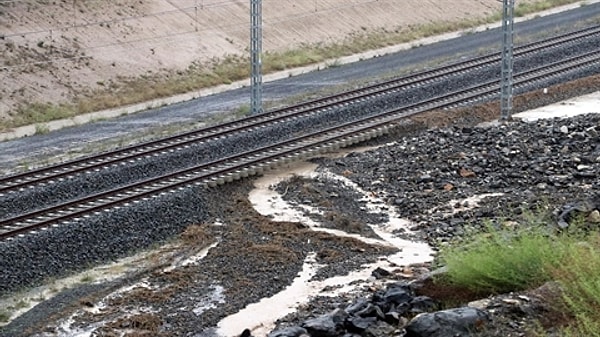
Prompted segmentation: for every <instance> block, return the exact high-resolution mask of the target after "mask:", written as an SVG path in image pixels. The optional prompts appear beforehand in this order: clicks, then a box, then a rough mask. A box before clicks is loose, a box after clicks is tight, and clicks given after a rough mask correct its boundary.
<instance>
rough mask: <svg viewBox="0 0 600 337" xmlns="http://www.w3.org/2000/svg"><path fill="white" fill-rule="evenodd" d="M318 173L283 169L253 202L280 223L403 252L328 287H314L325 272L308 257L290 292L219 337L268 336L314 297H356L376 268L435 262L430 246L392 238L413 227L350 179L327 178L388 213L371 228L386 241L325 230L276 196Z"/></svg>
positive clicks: (234, 319) (231, 322)
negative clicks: (282, 186)
mask: <svg viewBox="0 0 600 337" xmlns="http://www.w3.org/2000/svg"><path fill="white" fill-rule="evenodd" d="M315 168H316V165H314V164H309V163H298V164H296V165H294V166H293V167H289V168H285V169H280V170H277V171H274V172H271V174H269V175H267V176H264V177H261V178H260V179H258V180H257V181H256V182H255V186H256V189H254V190H253V191H252V192H251V193H250V195H249V199H250V202H251V203H252V205H253V206H254V207H255V209H256V210H257V211H258V212H259V213H261V214H262V215H265V216H270V217H272V218H273V219H274V220H275V221H291V222H300V223H303V224H305V225H307V226H309V227H310V228H311V229H313V230H318V231H323V232H327V233H330V234H332V235H339V236H345V237H354V238H357V239H360V240H362V241H364V242H368V243H372V244H380V245H386V246H393V247H397V248H399V249H400V251H399V252H398V253H396V254H393V255H390V256H385V257H382V258H381V259H380V260H379V261H377V262H376V263H372V264H369V265H365V266H363V267H362V268H361V269H358V270H354V271H351V272H350V273H349V274H348V275H346V276H336V277H331V278H328V279H326V280H323V281H311V277H312V275H314V274H315V273H316V272H317V271H318V269H319V268H320V267H321V266H320V265H318V264H316V262H315V260H314V254H312V255H309V256H308V257H307V259H306V260H305V262H304V266H303V268H302V271H301V272H300V274H299V275H298V276H297V277H296V279H295V280H294V281H293V283H292V284H291V285H290V286H288V287H287V288H286V289H284V290H283V291H282V292H280V293H278V294H276V295H274V296H272V297H270V298H265V299H263V300H261V301H260V302H258V303H253V304H250V305H248V306H247V307H246V308H244V309H243V310H241V311H240V312H238V313H236V314H234V315H231V316H228V317H226V318H225V319H223V320H222V321H221V322H220V323H219V324H218V330H217V333H218V334H219V335H221V336H225V337H232V336H237V335H239V334H240V333H241V331H243V330H244V329H246V328H248V329H250V330H251V331H252V334H253V335H254V336H257V337H262V336H266V335H267V334H268V333H269V332H270V331H271V330H272V329H273V328H274V322H275V321H276V320H277V319H278V318H281V317H284V316H285V315H287V314H289V313H292V312H294V311H295V310H296V308H297V307H298V306H299V305H301V304H304V303H307V302H308V301H309V300H310V298H311V297H313V296H316V295H319V296H336V295H339V294H341V293H347V292H351V291H352V290H353V289H356V288H357V287H360V286H361V285H363V284H364V283H366V282H371V281H372V279H371V273H372V271H373V270H374V269H376V268H377V267H383V268H389V267H390V266H394V265H397V266H403V265H404V266H406V265H410V264H414V263H423V262H428V261H431V259H432V258H433V250H432V249H431V247H430V246H429V245H428V244H426V243H423V242H412V241H408V240H404V239H401V238H399V237H397V236H395V235H394V234H393V232H394V231H395V230H400V229H403V230H408V228H409V227H410V221H408V220H406V219H403V218H401V217H400V216H399V215H398V214H396V213H395V212H394V211H392V210H389V209H384V206H382V205H385V202H383V200H381V199H379V198H377V197H376V196H374V195H373V194H370V193H367V192H366V191H364V190H362V189H361V188H359V186H358V185H356V184H354V183H353V182H352V181H350V180H349V179H347V178H345V177H341V176H337V175H334V174H331V173H325V174H326V175H327V178H329V179H330V180H332V181H336V182H337V183H339V184H345V185H346V186H348V187H350V188H353V189H354V190H356V191H358V192H359V193H362V194H363V195H364V198H365V201H366V202H367V207H368V209H369V210H371V211H373V212H386V213H387V214H388V216H389V221H388V222H387V223H386V224H383V225H372V226H371V228H372V229H373V231H374V232H375V233H376V234H377V235H378V236H379V237H380V238H381V240H377V239H370V238H364V237H361V236H358V235H356V234H349V233H346V232H343V231H340V230H332V229H328V228H321V227H319V224H318V223H317V222H315V221H313V220H312V219H310V218H308V217H307V216H306V215H305V214H304V211H305V210H308V211H311V209H310V208H307V207H306V206H304V207H302V208H303V209H301V210H298V209H297V207H294V206H292V205H289V204H288V203H287V202H286V201H285V200H283V197H282V196H281V195H280V194H279V193H278V192H277V191H275V190H274V188H273V187H274V186H275V185H276V184H277V183H279V182H280V181H282V180H283V179H287V178H290V177H292V176H293V175H297V176H305V177H314V176H316V175H317V174H318V173H316V172H315ZM313 213H318V212H317V210H313ZM351 283H352V284H351ZM324 288H327V289H335V290H331V291H328V292H323V291H322V289H324Z"/></svg>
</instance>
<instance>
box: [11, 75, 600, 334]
mask: <svg viewBox="0 0 600 337" xmlns="http://www.w3.org/2000/svg"><path fill="white" fill-rule="evenodd" d="M598 83H599V81H598V78H588V79H585V80H582V81H578V82H576V83H570V84H566V85H561V86H556V87H552V88H549V90H548V94H543V93H542V92H541V91H540V92H534V93H531V94H528V95H526V96H521V97H518V98H517V99H516V101H515V106H516V108H517V109H521V110H522V109H527V108H532V107H533V106H535V105H544V104H547V103H549V102H550V101H556V100H559V99H561V98H565V97H570V96H573V94H575V93H584V92H586V91H594V90H597V88H598V85H599V84H598ZM497 112H498V107H497V104H493V103H491V104H487V105H483V106H478V107H475V108H468V109H463V110H459V111H454V112H453V113H452V114H451V115H448V113H447V112H441V111H438V112H431V113H429V114H426V115H422V116H418V117H415V118H413V119H412V120H411V121H409V122H406V123H403V124H401V125H399V126H398V127H397V129H396V132H394V133H393V134H391V135H389V136H387V137H386V138H383V139H378V140H376V141H372V143H371V144H367V145H374V146H375V145H377V146H379V145H381V144H387V145H384V146H382V147H377V148H373V149H372V150H370V151H366V152H356V153H350V154H348V155H346V156H344V157H334V158H331V157H322V158H314V159H313V160H312V162H313V163H314V164H318V168H317V170H316V172H317V174H316V175H313V176H310V177H305V176H301V175H298V176H295V177H293V178H292V179H289V180H286V181H283V182H281V183H279V184H277V185H273V186H272V190H275V191H277V192H279V194H280V195H281V196H282V198H283V199H285V200H286V201H287V202H288V203H289V204H290V205H292V206H290V207H292V208H294V209H297V210H300V211H301V212H302V213H304V216H305V217H306V219H311V220H312V221H315V222H317V223H319V224H320V225H319V226H320V227H321V228H325V229H335V230H338V231H340V232H343V233H348V234H349V235H345V236H340V235H339V232H338V234H335V233H334V232H326V231H317V230H315V229H314V228H312V227H311V226H309V225H307V222H302V221H300V222H297V221H287V222H280V221H275V220H276V219H274V218H272V217H270V216H265V215H263V214H259V213H258V212H257V211H256V210H255V209H254V205H253V204H252V203H251V202H250V201H249V199H248V195H249V193H250V192H251V191H252V190H253V188H254V186H253V183H254V182H253V181H251V180H247V181H243V182H241V183H239V184H231V185H226V186H225V187H223V188H222V189H219V190H209V191H207V192H208V193H207V195H206V196H203V197H201V198H200V199H201V202H203V203H205V205H206V206H207V208H206V209H203V211H204V212H206V213H207V214H209V215H208V216H207V217H206V220H205V221H204V222H203V223H199V224H198V225H197V226H192V227H189V228H188V229H187V231H185V232H184V234H182V235H181V237H180V239H179V240H174V241H172V242H170V245H167V246H164V247H161V248H160V249H158V250H157V251H156V252H154V253H152V254H150V255H149V256H147V257H145V258H143V261H144V263H143V265H144V266H145V267H144V268H140V266H137V267H138V268H137V269H135V271H134V272H130V273H126V276H123V277H121V278H119V279H117V280H113V281H109V282H99V281H98V282H93V280H92V281H89V280H88V281H85V282H84V281H81V282H80V284H78V285H76V286H75V287H70V288H69V289H65V290H64V291H60V290H59V289H57V290H56V293H55V294H54V296H53V297H52V298H49V299H47V300H45V301H42V302H41V304H40V305H38V306H36V307H35V308H33V309H31V310H29V311H28V312H27V313H26V314H24V315H22V316H21V317H20V318H19V319H16V320H14V321H13V322H12V323H11V324H9V325H7V326H5V327H4V328H1V329H0V336H11V337H14V336H73V335H86V334H85V333H87V335H92V336H215V335H225V336H228V337H229V336H234V335H238V334H240V333H242V331H243V329H244V328H252V331H248V332H249V333H251V334H254V335H255V336H257V337H262V335H263V334H266V333H268V332H269V331H271V330H273V329H276V330H279V329H282V328H290V329H289V330H286V331H285V332H283V333H281V334H280V335H282V336H297V335H298V334H301V333H303V332H304V331H305V330H302V329H306V332H310V333H311V335H312V336H323V335H325V336H337V335H340V336H341V335H343V334H344V333H346V332H352V333H360V334H361V335H363V336H374V337H375V336H376V337H379V336H381V337H383V336H391V335H399V336H401V335H403V334H404V333H405V331H409V332H408V334H406V336H419V335H418V334H416V333H417V332H415V331H414V327H415V324H416V323H414V321H411V319H412V317H413V316H414V315H415V314H416V313H418V312H422V311H435V310H439V309H441V308H453V307H464V306H465V305H467V303H470V302H473V301H476V302H474V303H471V309H461V310H467V311H468V310H470V311H468V312H462V313H463V314H465V315H464V316H465V317H467V321H458V323H457V327H456V329H458V330H456V331H459V332H457V333H460V331H464V329H474V328H476V329H475V330H477V331H478V334H479V336H527V335H530V334H529V332H530V331H532V330H533V329H537V331H540V329H541V330H543V331H545V333H546V335H549V336H550V335H552V333H553V331H554V330H555V328H556V326H557V325H560V324H563V323H564V322H566V321H568V317H565V315H564V314H562V312H561V311H560V310H556V308H555V304H556V303H557V301H556V297H557V294H556V291H555V287H553V285H552V284H547V285H545V286H543V287H542V288H539V289H533V290H530V291H524V292H521V293H512V294H499V295H498V294H496V295H494V294H472V293H469V292H465V291H464V290H461V289H447V288H443V289H439V288H438V287H436V285H435V284H433V283H431V281H430V279H427V278H422V277H423V276H426V275H427V274H428V273H429V272H430V271H431V270H432V269H434V268H433V267H432V265H431V264H430V263H428V262H424V263H420V264H416V265H403V264H398V263H393V262H391V260H389V257H390V256H391V255H393V254H396V253H398V252H399V250H402V248H399V247H393V246H390V245H389V244H386V242H385V241H383V240H382V238H381V237H380V235H378V234H377V233H379V232H378V231H379V230H380V226H381V224H382V223H385V222H386V221H388V220H389V217H390V215H389V213H388V212H387V211H386V210H393V211H395V212H397V213H398V214H400V215H401V216H402V217H403V218H406V219H408V220H410V221H411V223H412V225H411V226H409V227H407V228H404V230H398V231H396V232H395V233H394V235H395V236H396V237H402V238H410V239H413V240H422V241H426V242H428V243H429V244H431V245H432V246H433V247H434V248H436V247H438V248H439V247H440V246H441V245H444V244H445V242H447V241H450V240H452V239H453V238H456V237H461V236H463V235H465V234H464V233H465V232H466V231H470V230H473V229H477V228H479V227H480V226H481V224H482V223H483V221H486V220H489V221H492V223H499V224H500V223H501V224H511V225H512V226H518V225H522V224H524V221H523V217H522V214H524V213H527V212H528V211H533V212H535V211H537V210H539V209H545V210H547V211H548V214H550V215H549V216H548V218H547V221H548V223H549V224H550V225H552V226H554V225H555V224H557V222H558V220H559V219H558V217H557V216H556V215H558V214H559V213H560V211H561V210H562V209H563V207H564V206H566V205H568V204H571V203H574V202H578V201H583V200H587V199H589V198H591V197H593V196H594V195H595V193H596V192H597V191H598V187H599V184H598V181H599V180H598V174H599V172H600V137H599V132H600V130H599V128H600V115H598V114H590V115H584V116H580V117H574V118H570V119H551V120H540V121H537V122H531V123H525V122H520V121H515V122H512V123H507V124H499V125H493V126H488V127H478V126H477V125H478V124H479V123H481V122H485V121H490V120H492V119H495V118H496V116H497ZM590 112H591V111H590ZM332 177H339V178H340V179H332ZM344 182H345V183H344ZM353 184H356V185H357V186H359V187H360V188H361V189H362V191H359V190H357V189H356V188H354V187H353V186H354V185H353ZM361 193H367V195H370V196H372V197H377V198H378V200H380V205H379V206H380V207H379V208H378V211H373V210H370V209H369V208H368V207H367V204H366V201H365V200H364V198H363V197H364V195H361ZM481 195H485V196H486V197H483V198H481V200H479V201H478V202H474V201H473V200H474V199H469V198H472V197H476V196H481ZM467 200H471V201H467ZM594 207H596V208H597V207H598V205H594ZM280 211H281V212H284V210H280ZM588 211H589V212H588ZM592 211H593V209H592V208H590V209H588V210H587V211H586V212H588V213H590V214H592V213H593V212H592ZM552 214H554V215H552ZM586 215H587V214H586ZM590 221H596V219H595V218H593V217H591V218H590ZM350 234H355V235H354V236H351V235H350ZM369 239H370V240H371V241H369ZM190 256H191V257H196V258H195V259H193V260H191V262H190V260H188V259H187V258H188V257H190ZM312 260H314V263H316V264H317V265H319V266H320V268H317V270H315V272H314V274H313V275H312V276H311V277H310V280H311V281H310V282H307V283H308V284H315V287H319V285H320V287H321V288H319V289H317V290H318V291H317V292H316V293H315V294H314V295H315V296H313V297H312V298H311V300H310V301H308V302H306V303H303V304H302V302H301V301H300V300H299V301H300V302H301V303H300V305H299V306H298V307H296V309H294V310H293V312H291V313H290V314H288V315H285V316H284V317H281V318H280V319H279V320H278V321H277V322H276V323H275V324H266V325H264V326H262V327H261V326H260V325H261V324H263V323H261V322H262V321H261V318H260V317H261V314H263V313H262V312H261V310H260V309H257V310H255V311H253V312H250V313H248V312H246V315H245V317H244V318H242V317H234V320H237V321H238V322H237V323H238V324H237V325H235V324H234V325H233V327H230V330H227V331H225V332H224V331H223V330H219V329H217V328H222V327H221V326H219V322H221V321H222V320H223V319H224V318H226V317H228V316H230V315H233V314H235V313H236V312H238V311H240V310H241V309H242V308H244V307H245V306H247V305H249V304H251V303H255V302H258V301H259V300H261V299H262V298H268V297H272V296H275V295H276V294H278V293H280V292H283V291H284V290H285V289H286V287H287V286H288V285H290V284H292V282H293V280H294V279H295V278H296V277H297V276H298V275H299V274H301V273H302V270H303V265H305V264H306V261H312ZM185 261H188V262H185ZM377 263H378V265H379V267H377V268H375V267H369V268H370V269H368V270H367V272H368V275H371V277H361V278H356V279H355V280H354V281H353V282H351V283H352V284H354V285H355V288H354V289H353V290H348V291H336V290H340V289H338V288H339V286H325V284H326V283H320V282H321V281H324V280H327V279H330V278H331V277H334V276H340V275H346V274H348V273H349V272H352V271H356V270H360V269H362V268H365V265H367V264H371V266H373V265H374V264H377ZM140 265H141V264H140ZM368 275H367V276H368ZM420 278H421V281H419V282H416V281H415V280H418V279H420ZM389 282H400V283H401V284H402V286H399V287H396V288H394V287H390V286H389V285H388V283H389ZM407 284H411V286H410V287H407V286H406V285H407ZM398 289H400V290H398ZM390 294H392V295H394V296H392V295H390ZM398 296H399V297H400V298H401V299H398V298H397V297H398ZM418 296H427V297H429V298H430V299H426V298H423V297H418ZM360 298H364V299H366V301H365V302H361V301H360V300H359V299H360ZM390 298H395V299H394V300H392V301H396V302H382V299H386V301H387V300H390ZM368 303H370V304H371V306H370V307H369V306H368ZM385 303H387V304H385ZM390 303H391V304H390ZM375 305H376V306H378V307H379V308H380V309H381V310H383V309H386V310H387V312H383V314H384V315H383V316H382V317H380V319H377V317H378V316H381V315H378V310H377V309H375ZM392 305H393V306H394V309H393V310H392V309H391V308H392V307H391V306H392ZM401 307H402V308H405V309H406V310H404V311H403V312H402V311H400V310H398V308H401ZM382 308H383V309H382ZM336 309H337V311H336ZM392 311H395V312H396V313H397V315H396V314H390V315H385V314H386V313H388V312H392ZM332 312H334V313H335V314H332ZM358 313H360V314H358ZM357 315H358V316H359V317H358V318H357ZM280 316H282V315H281V312H278V313H276V314H273V316H272V317H271V318H272V319H274V317H280ZM349 318H351V319H349ZM340 319H341V320H343V321H345V322H351V323H347V324H346V325H344V326H342V325H340V324H338V323H339V322H340ZM468 319H471V321H468ZM65 322H67V323H69V324H66V323H65ZM384 322H385V323H384ZM409 322H411V323H410V324H412V327H411V325H410V324H409V325H406V324H408V323H409ZM461 322H462V323H461ZM65 324H66V325H65ZM332 324H333V325H332ZM348 324H350V325H348ZM427 324H428V326H432V325H433V322H432V321H429V323H427ZM461 324H462V325H461ZM323 325H325V326H329V327H330V328H331V329H329V330H327V329H325V330H324V329H323V328H322V326H323ZM298 326H301V328H300V329H298V328H297V327H298ZM349 326H351V328H350V330H347V329H348V327H349ZM294 327H296V328H294ZM375 327H377V329H375ZM236 329H237V330H236ZM411 329H412V330H411ZM460 329H463V330H460ZM232 331H234V332H232ZM361 331H362V332H361ZM446 332H447V333H450V332H452V330H447V331H446ZM411 334H412V335H411ZM431 335H433V334H431ZM435 336H447V335H435Z"/></svg>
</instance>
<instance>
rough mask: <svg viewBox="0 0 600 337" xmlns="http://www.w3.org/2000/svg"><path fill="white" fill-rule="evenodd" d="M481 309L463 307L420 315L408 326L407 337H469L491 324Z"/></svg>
mask: <svg viewBox="0 0 600 337" xmlns="http://www.w3.org/2000/svg"><path fill="white" fill-rule="evenodd" d="M489 320H490V319H489V317H488V315H487V314H486V313H485V312H484V311H481V310H479V309H476V308H470V307H462V308H454V309H449V310H442V311H438V312H433V313H425V314H420V315H418V316H416V317H415V318H413V319H412V320H411V321H410V322H409V323H408V325H407V326H406V335H405V337H457V336H460V337H468V336H473V335H472V334H473V333H475V332H476V331H479V330H481V329H482V328H484V327H485V325H486V324H487V323H488V322H489Z"/></svg>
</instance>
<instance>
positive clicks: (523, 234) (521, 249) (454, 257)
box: [441, 225, 569, 294]
mask: <svg viewBox="0 0 600 337" xmlns="http://www.w3.org/2000/svg"><path fill="white" fill-rule="evenodd" d="M567 241H569V240H567ZM566 245H568V243H567V242H565V241H564V240H551V239H550V238H549V235H548V234H547V233H546V230H545V229H541V228H540V227H535V228H534V229H532V230H525V229H518V230H514V231H513V230H498V229H495V228H494V227H492V226H491V225H490V226H488V227H487V230H486V231H485V232H484V233H480V234H478V235H475V236H474V237H472V238H470V239H469V240H468V241H467V242H463V243H462V244H460V245H452V246H450V247H448V248H445V249H443V250H442V252H441V261H442V263H443V264H445V265H446V266H447V267H448V270H449V274H448V279H449V281H450V282H451V283H452V284H454V285H456V286H463V287H465V288H467V289H470V290H473V291H481V292H486V293H493V294H498V293H504V292H509V291H515V290H523V289H527V288H529V287H533V286H539V285H541V284H543V283H544V282H546V281H549V280H550V278H551V276H550V274H549V271H548V268H549V267H553V266H557V265H559V264H560V262H561V261H562V259H563V258H564V255H565V254H566V249H567V247H565V246H566Z"/></svg>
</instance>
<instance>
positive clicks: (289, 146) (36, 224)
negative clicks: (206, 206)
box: [0, 51, 600, 240]
mask: <svg viewBox="0 0 600 337" xmlns="http://www.w3.org/2000/svg"><path fill="white" fill-rule="evenodd" d="M599 65H600V53H598V52H597V51H594V52H590V53H587V54H583V55H578V56H576V57H572V58H570V59H568V60H563V61H560V62H556V63H552V64H548V65H545V66H542V67H539V68H535V69H531V70H528V71H525V72H522V73H519V74H517V75H515V78H514V86H515V89H518V88H521V87H526V86H530V85H533V84H535V83H536V82H539V81H544V80H547V79H548V78H551V77H555V76H558V75H565V74H568V73H570V72H573V71H577V70H579V69H581V68H584V67H590V66H599ZM499 85H500V84H499V82H498V81H496V80H494V81H489V82H486V83H482V84H478V85H475V86H472V87H470V88H467V89H464V90H460V91H457V92H452V93H449V94H446V95H443V96H439V97H435V98H432V99H428V100H425V101H422V102H419V103H416V104H412V105H409V106H404V107H401V108H398V109H393V110H390V111H387V112H383V113H381V114H379V115H377V116H371V117H366V118H363V119H361V120H358V121H352V122H347V123H344V124H341V125H337V126H333V127H329V128H327V129H325V130H318V131H313V132H309V133H307V134H304V135H300V136H297V137H293V138H290V139H287V140H285V141H280V142H278V143H276V144H271V145H268V146H264V147H261V148H256V149H253V150H251V151H246V152H243V153H238V154H235V155H233V156H230V157H227V158H222V159H219V160H216V161H212V162H210V163H204V164H201V165H198V166H196V167H192V168H187V169H182V170H180V171H177V172H173V173H170V174H168V175H165V176H161V177H154V178H149V179H147V180H144V181H140V182H136V183H133V184H130V185H127V186H121V187H119V188H116V189H113V190H110V191H104V192H100V193H97V194H95V195H91V196H86V197H85V198H80V199H78V200H72V201H69V202H66V203H63V204H60V205H55V206H51V207H48V208H45V209H41V210H36V211H33V212H29V213H27V214H21V215H18V216H15V217H12V218H10V219H4V220H2V221H0V240H2V239H7V238H11V237H14V236H18V235H23V234H24V233H28V232H34V231H39V230H44V229H48V228H51V227H53V226H60V225H61V224H68V223H70V222H76V221H79V220H81V219H83V218H86V217H89V216H92V215H93V214H98V213H101V212H106V211H111V210H112V209H115V208H120V207H127V206H129V205H131V204H134V203H138V202H140V201H143V200H148V199H150V198H153V197H156V196H160V195H163V194H165V193H175V192H177V191H179V190H181V189H185V188H187V187H190V186H196V185H202V186H205V187H207V188H210V187H215V186H217V185H220V184H224V183H226V182H229V181H233V180H237V179H241V178H243V177H246V176H251V175H256V174H260V173H262V172H264V171H265V170H269V169H272V168H274V167H277V166H279V165H281V164H283V163H288V162H291V161H294V160H298V159H302V158H305V157H307V156H311V155H314V154H318V153H322V152H326V151H330V150H333V149H337V148H340V147H345V146H349V145H351V144H355V143H358V142H362V141H365V140H367V139H370V138H373V137H376V136H379V135H382V134H384V133H386V132H387V131H388V130H389V128H390V127H392V126H393V125H394V123H396V122H398V121H399V120H400V119H402V118H406V117H408V116H411V115H414V114H417V113H421V112H425V111H429V110H432V109H445V108H452V107H456V106H460V105H464V104H468V103H470V102H473V101H480V100H483V99H490V98H496V97H497V96H498V93H499Z"/></svg>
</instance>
